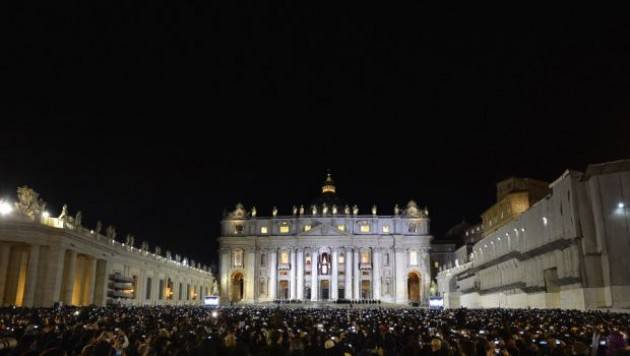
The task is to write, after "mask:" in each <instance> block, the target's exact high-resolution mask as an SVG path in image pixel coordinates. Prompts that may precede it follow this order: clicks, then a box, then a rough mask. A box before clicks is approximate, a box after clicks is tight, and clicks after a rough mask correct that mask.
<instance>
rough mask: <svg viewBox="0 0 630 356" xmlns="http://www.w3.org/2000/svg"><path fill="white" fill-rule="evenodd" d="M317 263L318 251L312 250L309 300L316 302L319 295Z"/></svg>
mask: <svg viewBox="0 0 630 356" xmlns="http://www.w3.org/2000/svg"><path fill="white" fill-rule="evenodd" d="M318 261H319V251H317V250H316V249H313V251H312V252H311V268H312V269H311V300H312V301H317V299H318V298H317V296H318V294H319V283H318V282H319V281H318V278H317V264H318Z"/></svg>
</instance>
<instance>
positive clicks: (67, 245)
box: [0, 191, 217, 307]
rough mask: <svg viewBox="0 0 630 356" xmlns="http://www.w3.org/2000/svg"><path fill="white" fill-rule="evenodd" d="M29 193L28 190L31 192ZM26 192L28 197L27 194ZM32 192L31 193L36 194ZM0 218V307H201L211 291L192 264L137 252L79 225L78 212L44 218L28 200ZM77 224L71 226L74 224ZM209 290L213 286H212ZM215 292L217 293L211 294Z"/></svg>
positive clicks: (204, 274)
mask: <svg viewBox="0 0 630 356" xmlns="http://www.w3.org/2000/svg"><path fill="white" fill-rule="evenodd" d="M31 192H32V191H31ZM31 194H32V193H31ZM35 194H36V193H35ZM24 200H25V199H24V198H23V197H20V202H18V203H17V204H15V208H11V206H12V205H13V204H10V205H9V203H8V202H6V201H3V202H0V204H4V205H3V206H4V207H5V210H3V212H4V213H3V214H0V305H20V306H27V307H50V306H52V305H53V304H54V303H56V302H63V303H65V304H70V305H90V304H95V305H105V304H107V303H112V302H115V303H123V304H128V305H162V304H201V303H202V301H203V297H204V296H206V295H210V294H212V292H213V282H214V277H213V276H212V273H211V272H210V271H209V270H208V269H207V268H205V269H204V268H203V267H202V266H201V265H199V264H191V263H189V262H188V261H187V260H184V261H181V259H180V258H179V256H176V258H173V257H172V256H170V252H167V253H166V257H164V256H161V255H160V251H159V248H158V251H156V252H158V253H151V252H149V251H148V245H146V244H144V246H143V248H137V247H133V246H130V245H129V242H131V243H132V244H133V238H131V241H130V240H129V237H128V239H127V244H125V243H121V242H118V241H115V240H114V239H112V237H115V236H113V235H112V234H114V232H113V230H110V232H109V233H110V236H105V235H102V234H100V233H98V232H96V231H94V230H89V229H86V228H84V227H82V226H81V224H80V214H78V215H77V217H75V218H74V219H73V218H71V217H68V216H66V209H65V208H64V212H63V213H62V215H61V216H60V217H59V218H51V217H48V214H47V213H46V212H44V211H43V209H34V208H33V204H34V205H35V206H37V199H35V202H34V203H33V202H32V201H31V202H27V203H26V204H24V205H23V206H20V204H22V203H24ZM77 222H78V223H77ZM215 289H217V288H216V286H215ZM215 292H216V291H215Z"/></svg>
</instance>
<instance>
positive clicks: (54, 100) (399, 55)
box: [0, 0, 630, 263]
mask: <svg viewBox="0 0 630 356" xmlns="http://www.w3.org/2000/svg"><path fill="white" fill-rule="evenodd" d="M15 6H19V7H14V8H11V9H10V10H9V12H8V15H9V21H8V24H9V25H10V28H11V31H10V36H9V37H10V39H9V41H8V43H7V44H6V45H4V48H5V49H6V51H5V56H3V62H4V63H5V65H3V66H2V67H1V68H0V70H1V71H2V73H3V76H2V77H3V78H6V79H7V80H6V81H4V83H5V85H4V87H5V88H6V89H8V91H9V93H8V94H6V93H5V94H4V95H3V99H4V100H3V101H5V103H4V104H3V105H2V111H3V115H2V119H0V123H1V127H0V193H1V194H2V195H3V196H5V195H12V194H14V191H15V187H16V186H18V185H24V184H26V185H29V186H32V187H33V188H35V189H36V190H37V191H38V192H40V193H41V195H42V196H43V198H44V199H45V200H46V201H48V202H49V205H50V207H51V210H52V211H53V213H54V214H58V212H59V210H60V207H61V205H62V204H63V203H68V205H69V207H70V211H71V212H72V213H74V212H75V211H76V210H82V211H83V216H84V220H85V221H86V223H87V224H88V225H93V224H94V223H95V221H96V220H97V219H101V220H102V221H103V223H104V224H105V225H107V224H114V225H116V226H117V228H118V231H119V236H124V234H126V233H127V232H131V233H134V234H135V235H136V236H137V240H144V239H146V240H148V241H149V242H150V243H151V245H155V244H159V245H160V246H161V247H162V249H163V250H165V249H170V250H172V251H176V252H180V253H182V254H184V255H187V256H189V257H191V258H193V259H196V260H200V261H203V262H208V263H210V262H214V261H215V260H216V255H215V253H216V251H215V249H216V242H215V239H216V237H217V235H218V222H219V220H220V218H221V215H222V211H223V210H224V209H231V208H232V207H233V206H234V204H235V203H236V202H239V201H241V202H243V203H244V204H246V206H251V205H252V204H256V206H257V208H258V210H259V212H260V214H269V213H270V211H271V207H272V206H273V205H277V206H278V208H279V209H280V212H281V213H282V212H285V213H286V212H289V210H290V207H291V205H293V204H300V203H304V204H309V203H310V202H311V200H312V199H313V198H314V197H316V196H317V194H318V193H319V189H320V186H321V182H322V180H323V177H324V175H325V171H326V169H327V168H330V169H332V171H333V175H334V178H335V180H336V182H337V187H338V192H339V194H340V195H341V196H342V197H343V198H345V199H346V200H347V201H349V202H351V203H357V204H358V205H359V206H360V207H361V209H362V211H368V209H369V207H370V206H371V205H372V204H373V203H376V204H378V206H379V207H380V211H381V212H383V213H390V212H391V211H392V208H393V205H394V204H395V203H398V204H400V205H403V204H405V203H406V202H407V201H408V200H409V199H415V200H417V201H418V202H419V203H420V204H421V205H425V204H426V205H428V206H429V209H430V212H431V218H432V231H433V233H434V235H435V236H436V237H438V238H439V237H441V236H442V235H443V234H444V232H445V231H446V230H447V229H448V228H449V227H450V226H452V225H454V224H456V223H458V222H459V221H461V220H462V218H464V217H465V218H466V219H467V220H468V221H471V222H474V221H476V220H477V219H478V216H479V214H480V213H481V212H482V211H483V210H484V209H485V208H487V207H488V206H489V205H490V204H492V202H493V201H494V198H495V183H496V182H497V181H498V180H500V179H503V178H506V177H509V176H512V175H517V176H529V177H534V178H539V179H545V180H553V179H555V178H557V177H558V176H559V175H560V174H562V172H563V171H564V170H565V169H567V168H573V169H578V170H583V169H584V168H585V166H586V165H587V164H588V163H594V162H602V161H607V160H614V159H621V158H630V144H629V143H628V142H630V124H629V122H630V104H629V103H630V25H629V23H630V22H629V21H627V18H625V16H624V15H625V14H626V13H625V12H624V11H622V9H597V8H594V6H595V5H594V4H590V5H589V8H587V9H586V8H585V9H578V8H576V7H575V5H572V6H573V7H571V8H557V9H554V8H551V7H549V6H547V7H545V8H525V7H523V8H520V7H512V8H510V7H506V5H502V6H503V7H500V8H497V7H488V8H483V7H480V5H479V4H474V6H472V5H471V6H469V7H466V8H464V7H462V8H459V7H453V6H450V5H440V4H436V3H431V4H427V3H423V2H415V3H413V4H411V3H404V4H393V3H384V2H378V3H375V4H371V3H369V2H368V3H361V4H350V3H345V2H340V3H336V4H335V5H334V7H331V8H325V5H320V4H318V5H309V4H299V5H297V4H296V3H295V2H286V1H279V2H274V3H273V4H266V3H265V2H261V1H250V2H230V4H221V5H212V4H208V3H207V2H206V1H190V0H187V1H177V2H172V1H134V2H129V1H96V2H89V4H88V2H84V1H61V2H56V1H53V2H45V3H43V4H37V3H36V2H35V3H28V4H24V3H18V4H17V5H15ZM23 6H29V7H28V8H25V7H23ZM481 6H484V5H481ZM488 6H489V5H488ZM493 6H494V5H493ZM512 6H516V5H512Z"/></svg>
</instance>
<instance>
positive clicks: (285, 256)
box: [280, 251, 289, 265]
mask: <svg viewBox="0 0 630 356" xmlns="http://www.w3.org/2000/svg"><path fill="white" fill-rule="evenodd" d="M280 264H283V265H286V264H289V253H288V252H287V251H282V252H281V253H280Z"/></svg>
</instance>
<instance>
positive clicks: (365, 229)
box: [361, 224, 370, 232]
mask: <svg viewBox="0 0 630 356" xmlns="http://www.w3.org/2000/svg"><path fill="white" fill-rule="evenodd" d="M361 232H370V225H367V224H364V225H361Z"/></svg>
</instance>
